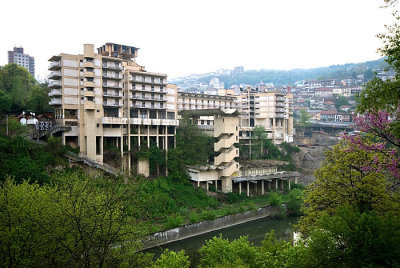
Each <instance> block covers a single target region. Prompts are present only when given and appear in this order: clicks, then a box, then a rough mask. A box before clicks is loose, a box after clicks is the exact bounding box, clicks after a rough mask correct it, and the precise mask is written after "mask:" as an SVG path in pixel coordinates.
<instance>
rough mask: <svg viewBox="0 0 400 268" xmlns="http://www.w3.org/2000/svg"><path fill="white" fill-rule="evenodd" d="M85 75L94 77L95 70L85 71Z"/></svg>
mask: <svg viewBox="0 0 400 268" xmlns="http://www.w3.org/2000/svg"><path fill="white" fill-rule="evenodd" d="M83 76H84V77H94V72H83Z"/></svg>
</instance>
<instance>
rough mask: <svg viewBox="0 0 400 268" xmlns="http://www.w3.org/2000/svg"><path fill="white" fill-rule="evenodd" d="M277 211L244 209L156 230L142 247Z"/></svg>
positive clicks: (271, 209) (195, 234) (175, 239)
mask: <svg viewBox="0 0 400 268" xmlns="http://www.w3.org/2000/svg"><path fill="white" fill-rule="evenodd" d="M278 212H279V209H278V208H276V207H265V208H259V209H257V210H253V211H246V212H244V213H238V214H233V215H228V216H224V217H221V218H217V219H215V220H212V221H203V222H199V223H194V224H189V225H185V226H181V227H177V228H174V229H171V230H167V231H164V232H158V233H155V234H152V235H149V236H147V237H146V238H145V239H144V242H143V248H144V249H146V248H152V247H156V246H159V245H163V244H167V243H170V242H174V241H179V240H183V239H185V238H189V237H192V236H197V235H200V234H204V233H208V232H211V231H214V230H218V229H222V228H226V227H229V226H233V225H237V224H241V223H245V222H248V221H252V220H256V219H260V218H264V217H268V216H273V215H276V214H277V213H278Z"/></svg>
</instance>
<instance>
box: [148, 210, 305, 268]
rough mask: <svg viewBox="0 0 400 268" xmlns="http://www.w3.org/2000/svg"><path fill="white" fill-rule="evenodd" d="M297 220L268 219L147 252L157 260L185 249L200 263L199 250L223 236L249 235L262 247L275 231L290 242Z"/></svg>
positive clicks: (192, 258) (233, 237)
mask: <svg viewBox="0 0 400 268" xmlns="http://www.w3.org/2000/svg"><path fill="white" fill-rule="evenodd" d="M297 219H298V218H295V217H288V218H285V219H281V220H276V219H271V218H268V217H266V218H262V219H258V220H254V221H249V222H246V223H242V224H238V225H234V226H231V227H227V228H224V229H220V230H216V231H212V232H209V233H206V234H202V235H198V236H195V237H190V238H187V239H184V240H180V241H176V242H172V243H169V244H165V245H162V246H158V247H155V248H151V249H148V250H146V251H145V252H149V253H154V255H155V257H156V258H157V257H158V256H159V255H160V254H161V253H162V252H163V251H164V250H165V249H170V250H173V251H179V250H181V249H183V250H185V252H186V254H187V255H189V257H190V260H191V262H192V263H193V262H197V261H198V255H197V250H198V249H200V248H201V246H202V245H203V244H204V241H205V240H209V239H211V238H213V237H214V236H219V235H220V234H222V237H223V238H228V239H229V240H230V241H232V240H234V239H236V238H239V237H240V236H245V235H247V236H248V240H249V241H250V242H252V243H253V244H254V245H260V244H261V241H262V240H263V239H264V236H265V233H268V232H270V231H272V230H275V235H276V237H277V238H278V239H285V240H289V239H291V238H292V236H293V232H292V229H291V226H292V225H293V224H295V223H296V222H297Z"/></svg>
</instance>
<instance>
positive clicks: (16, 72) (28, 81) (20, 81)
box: [0, 63, 36, 113]
mask: <svg viewBox="0 0 400 268" xmlns="http://www.w3.org/2000/svg"><path fill="white" fill-rule="evenodd" d="M35 83H36V81H35V79H34V78H33V77H32V76H31V75H30V73H29V72H28V71H27V70H26V69H25V68H23V67H21V66H18V65H17V64H15V63H10V64H7V65H5V66H3V67H1V68H0V101H1V102H3V103H5V102H6V101H9V100H11V104H6V103H5V104H6V105H4V106H3V107H2V110H3V111H2V112H3V113H20V112H22V111H23V110H26V108H27V98H26V96H27V95H28V93H29V91H30V90H31V88H32V87H33V86H34V85H35Z"/></svg>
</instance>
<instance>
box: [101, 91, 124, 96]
mask: <svg viewBox="0 0 400 268" xmlns="http://www.w3.org/2000/svg"><path fill="white" fill-rule="evenodd" d="M103 96H106V97H122V93H112V92H103Z"/></svg>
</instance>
